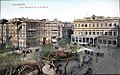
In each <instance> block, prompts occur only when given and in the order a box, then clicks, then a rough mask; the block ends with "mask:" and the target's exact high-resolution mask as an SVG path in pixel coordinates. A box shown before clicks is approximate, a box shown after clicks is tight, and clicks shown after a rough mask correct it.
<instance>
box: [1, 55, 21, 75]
mask: <svg viewBox="0 0 120 75" xmlns="http://www.w3.org/2000/svg"><path fill="white" fill-rule="evenodd" d="M18 64H20V54H17V53H2V54H0V71H1V70H3V71H2V72H3V75H6V74H9V75H11V74H13V73H14V72H15V71H16V67H17V65H18Z"/></svg>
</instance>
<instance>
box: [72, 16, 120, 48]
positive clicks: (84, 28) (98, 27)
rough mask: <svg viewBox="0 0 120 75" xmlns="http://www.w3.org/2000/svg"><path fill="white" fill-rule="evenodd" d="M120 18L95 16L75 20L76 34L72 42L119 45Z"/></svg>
mask: <svg viewBox="0 0 120 75" xmlns="http://www.w3.org/2000/svg"><path fill="white" fill-rule="evenodd" d="M118 22H119V19H118V17H104V16H95V15H93V16H92V17H85V18H84V19H75V20H74V34H73V35H72V38H71V42H72V43H78V44H81V45H82V44H84V45H85V44H98V45H99V46H107V45H109V46H113V47H117V46H118V44H120V43H119V42H118V36H119V35H118V33H119V31H118V26H119V25H118Z"/></svg>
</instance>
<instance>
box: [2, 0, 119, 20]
mask: <svg viewBox="0 0 120 75" xmlns="http://www.w3.org/2000/svg"><path fill="white" fill-rule="evenodd" d="M93 14H94V15H96V16H105V17H108V16H109V17H117V16H118V0H2V1H1V12H0V18H1V19H3V18H5V19H12V18H15V17H16V18H21V17H25V18H27V17H28V18H30V19H49V20H53V19H55V18H57V19H58V20H60V21H69V22H72V21H73V20H74V19H81V18H84V17H91V16H92V15H93Z"/></svg>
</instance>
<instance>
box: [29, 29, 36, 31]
mask: <svg viewBox="0 0 120 75" xmlns="http://www.w3.org/2000/svg"><path fill="white" fill-rule="evenodd" d="M28 31H37V29H28Z"/></svg>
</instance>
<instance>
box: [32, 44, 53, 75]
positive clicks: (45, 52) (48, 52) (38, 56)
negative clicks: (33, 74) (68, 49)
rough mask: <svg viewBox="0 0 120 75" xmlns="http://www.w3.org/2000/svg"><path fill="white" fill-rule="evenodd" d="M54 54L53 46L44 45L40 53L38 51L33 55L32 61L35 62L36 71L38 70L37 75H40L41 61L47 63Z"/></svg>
mask: <svg viewBox="0 0 120 75" xmlns="http://www.w3.org/2000/svg"><path fill="white" fill-rule="evenodd" d="M53 53H54V45H53V44H52V43H51V44H45V45H43V46H42V51H39V52H37V53H35V55H34V59H35V60H36V61H37V63H38V65H37V69H38V75H42V67H43V59H44V58H45V59H48V60H49V61H53V60H51V59H52V58H53V56H54V55H53Z"/></svg>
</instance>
